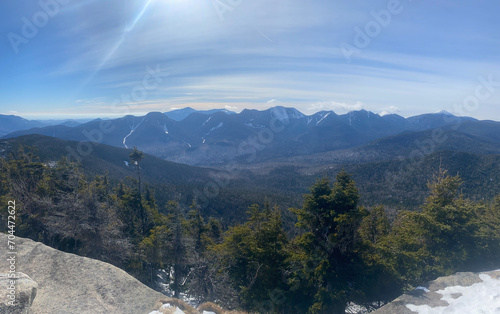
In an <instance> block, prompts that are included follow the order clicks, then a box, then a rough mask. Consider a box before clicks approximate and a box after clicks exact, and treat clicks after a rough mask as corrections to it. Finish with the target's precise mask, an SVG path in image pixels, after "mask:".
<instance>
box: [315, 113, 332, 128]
mask: <svg viewBox="0 0 500 314" xmlns="http://www.w3.org/2000/svg"><path fill="white" fill-rule="evenodd" d="M330 113H331V112H329V113H327V114H325V115H324V116H323V118H321V119H319V121H318V122H316V125H319V124H320V123H321V121H323V120H325V119H326V117H328V116H329V115H330Z"/></svg>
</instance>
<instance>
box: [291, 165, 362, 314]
mask: <svg viewBox="0 0 500 314" xmlns="http://www.w3.org/2000/svg"><path fill="white" fill-rule="evenodd" d="M358 201H359V193H358V189H357V188H356V185H355V182H354V181H353V180H352V179H351V177H350V175H349V174H348V173H347V172H345V171H344V170H342V171H341V172H339V173H338V175H337V177H336V182H335V183H334V185H333V187H330V182H329V181H328V180H327V179H321V180H320V181H319V182H317V183H316V184H315V185H314V186H313V187H312V188H311V192H310V194H308V195H306V196H305V200H304V206H303V208H301V209H294V210H293V211H294V212H295V213H296V214H297V218H298V223H297V226H299V227H301V228H303V229H304V233H303V234H302V235H301V236H299V237H298V238H297V239H296V240H295V243H296V246H297V249H298V250H299V252H297V253H295V254H294V260H295V264H296V265H302V267H299V268H298V269H296V270H295V271H294V272H293V274H292V278H291V283H292V285H293V286H297V285H299V286H300V290H299V289H294V290H295V294H296V295H295V297H294V299H298V300H303V302H301V304H300V305H299V306H301V307H303V308H301V309H297V310H300V311H304V312H305V311H307V312H308V313H344V309H345V306H346V305H347V303H348V302H349V301H351V300H353V299H355V296H356V294H357V293H358V291H357V290H358V285H359V282H358V281H359V278H357V277H358V275H359V274H360V271H361V270H362V264H363V263H362V260H361V256H360V255H359V254H358V249H359V247H360V243H361V242H360V239H359V235H358V231H357V230H358V227H359V224H360V223H361V220H362V218H363V216H364V215H365V214H366V212H365V211H364V210H363V209H362V208H360V207H358Z"/></svg>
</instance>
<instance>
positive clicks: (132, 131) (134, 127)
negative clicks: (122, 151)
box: [123, 117, 146, 149]
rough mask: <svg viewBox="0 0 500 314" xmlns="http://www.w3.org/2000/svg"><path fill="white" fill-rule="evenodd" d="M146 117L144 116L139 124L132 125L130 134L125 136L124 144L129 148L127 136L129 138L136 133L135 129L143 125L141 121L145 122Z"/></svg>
mask: <svg viewBox="0 0 500 314" xmlns="http://www.w3.org/2000/svg"><path fill="white" fill-rule="evenodd" d="M145 119H146V117H144V118H142V120H141V122H139V124H137V125H136V126H131V127H130V129H131V130H130V133H129V134H127V136H125V137H124V138H123V146H125V148H127V149H128V146H127V138H128V137H129V136H130V135H132V133H134V131H135V130H136V129H137V128H138V127H139V125H141V123H142V122H144V120H145Z"/></svg>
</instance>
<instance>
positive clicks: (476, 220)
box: [0, 146, 500, 313]
mask: <svg viewBox="0 0 500 314" xmlns="http://www.w3.org/2000/svg"><path fill="white" fill-rule="evenodd" d="M127 157H128V161H129V163H130V165H131V167H132V169H133V172H132V174H131V176H129V177H124V178H122V179H121V180H119V181H117V182H111V180H109V178H108V176H107V175H97V176H96V175H93V176H91V175H88V174H85V173H84V171H83V169H82V167H81V165H79V164H77V163H75V162H72V161H70V160H68V159H66V158H62V159H59V160H56V161H55V162H53V163H43V162H41V161H40V159H39V157H38V156H37V154H36V150H32V149H30V148H27V147H22V146H21V147H19V149H18V150H17V151H15V152H12V153H11V154H9V156H6V157H3V158H0V170H1V171H0V182H1V186H0V195H1V202H2V203H3V204H7V202H8V201H9V200H15V201H16V207H17V215H16V227H15V234H16V235H17V236H22V237H28V238H31V239H34V240H37V241H41V242H44V243H46V244H48V245H50V246H52V247H55V248H58V249H60V250H64V251H67V252H72V253H76V254H79V255H83V256H89V257H93V258H97V259H100V260H103V261H106V262H110V263H112V264H114V265H117V266H119V267H121V268H123V269H125V270H126V271H128V272H129V273H131V274H133V275H134V276H135V277H137V278H138V279H140V280H141V281H143V282H145V283H147V284H149V285H151V286H153V287H155V286H156V284H157V280H156V278H157V275H158V274H161V275H162V276H163V277H164V279H165V282H164V283H165V284H166V285H167V288H168V291H170V292H171V293H172V295H173V296H179V295H180V294H181V293H186V294H187V295H190V296H192V297H194V298H196V299H197V300H199V301H200V302H203V301H216V302H218V303H219V304H221V305H224V306H226V307H228V308H235V309H244V310H247V311H254V312H259V313H344V310H345V308H346V307H347V306H349V305H350V304H352V302H353V303H355V304H358V305H363V306H364V307H366V308H368V309H372V308H377V307H379V306H381V305H382V304H384V303H386V302H388V301H390V300H392V299H393V298H394V297H396V296H397V295H399V294H400V293H401V292H402V291H406V290H408V289H411V288H412V287H414V286H415V285H418V284H420V283H422V282H423V281H426V280H430V279H433V278H435V277H437V276H440V275H448V274H451V273H454V272H456V271H465V270H467V271H471V270H487V269H492V268H499V267H500V264H499V262H498V261H499V260H500V196H497V197H496V198H494V199H493V198H491V199H485V200H481V201H472V200H470V199H468V198H466V197H465V196H464V195H463V194H462V193H461V189H462V187H463V186H465V185H464V183H463V182H462V179H461V178H460V177H459V176H455V175H450V174H449V173H448V172H447V171H446V170H442V169H441V168H438V171H437V172H436V173H435V175H434V177H433V178H432V179H431V180H430V181H429V182H428V184H427V193H426V198H425V201H424V202H422V203H421V204H420V207H419V208H418V209H417V210H413V211H406V210H401V211H398V212H397V213H395V216H394V217H392V216H391V217H388V215H387V213H386V209H385V208H384V207H383V206H379V205H377V203H376V202H374V203H372V204H369V205H367V206H362V205H360V199H361V197H362V195H361V194H360V190H359V189H358V187H357V184H356V182H355V181H354V180H353V177H352V176H351V175H350V174H348V172H346V171H345V170H340V171H338V173H336V175H335V180H334V181H333V182H332V181H330V179H328V178H327V177H323V178H322V179H319V180H317V181H316V182H315V183H314V184H313V185H312V186H311V188H310V189H309V192H308V193H307V194H306V195H304V197H303V201H302V205H301V206H297V207H295V208H290V209H288V207H286V206H282V204H280V203H277V202H276V203H269V202H267V201H266V200H265V199H261V200H260V201H258V202H256V203H257V204H255V205H252V206H250V207H249V208H248V210H247V213H246V215H245V216H244V217H241V221H242V222H241V223H237V222H233V223H232V224H231V225H230V226H227V227H226V226H224V225H223V224H222V223H221V216H216V215H209V214H207V213H203V212H202V211H201V210H200V206H199V205H197V204H196V203H195V202H194V203H191V205H190V206H189V205H188V204H181V203H178V202H175V201H169V202H158V200H157V199H156V198H155V195H154V193H153V191H152V189H151V188H150V187H149V186H148V184H147V182H146V181H145V179H144V173H143V172H144V171H145V168H142V167H141V166H142V164H143V163H145V162H146V160H147V158H148V157H147V156H145V155H144V154H143V153H142V152H141V151H138V150H137V149H135V150H133V151H129V156H127ZM165 188H168V186H165ZM231 201H232V199H229V200H227V202H231ZM160 203H161V204H160ZM365 203H367V202H366V201H365ZM222 215H223V213H222ZM285 217H286V219H285ZM6 220H7V216H6V212H5V211H2V214H1V221H0V223H1V226H2V230H4V231H6V232H8V231H9V229H8V228H6V226H7V222H6ZM10 231H11V232H12V230H10ZM156 287H157V286H156ZM157 288H159V287H157Z"/></svg>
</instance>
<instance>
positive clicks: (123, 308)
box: [0, 233, 165, 314]
mask: <svg viewBox="0 0 500 314" xmlns="http://www.w3.org/2000/svg"><path fill="white" fill-rule="evenodd" d="M15 242H16V248H17V251H18V254H17V257H16V259H17V261H16V271H18V272H22V273H24V274H27V275H28V276H29V277H31V278H32V279H33V280H34V281H35V282H36V283H38V289H37V291H36V298H35V299H34V301H33V304H32V306H31V309H32V311H33V313H36V314H45V313H47V314H48V313H50V314H69V313H79V314H81V313H89V314H90V313H92V314H98V313H108V314H109V313H117V314H118V313H119V314H127V313H131V314H141V313H150V312H151V311H152V309H153V307H154V305H155V303H156V302H157V301H158V300H160V299H162V298H165V295H163V294H161V293H159V292H156V291H154V290H152V289H150V288H148V287H147V286H145V285H143V284H142V283H141V282H139V281H138V280H136V279H135V278H133V277H132V276H130V275H129V274H127V273H126V272H125V271H123V270H121V269H119V268H117V267H115V266H113V265H110V264H107V263H104V262H101V261H97V260H93V259H90V258H86V257H81V256H77V255H74V254H69V253H64V252H61V251H58V250H55V249H53V248H50V247H48V246H46V245H44V244H42V243H39V242H35V241H32V240H29V239H23V238H16V241H15ZM1 243H7V236H6V235H5V234H1V233H0V245H1ZM6 260H7V252H6V250H0V273H8V269H9V265H8V263H7V262H5V261H6ZM2 261H4V262H2ZM2 293H3V289H2ZM8 313H9V314H13V313H16V312H8ZM19 313H22V312H19Z"/></svg>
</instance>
